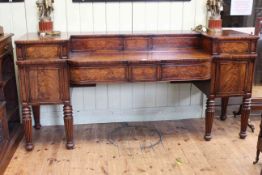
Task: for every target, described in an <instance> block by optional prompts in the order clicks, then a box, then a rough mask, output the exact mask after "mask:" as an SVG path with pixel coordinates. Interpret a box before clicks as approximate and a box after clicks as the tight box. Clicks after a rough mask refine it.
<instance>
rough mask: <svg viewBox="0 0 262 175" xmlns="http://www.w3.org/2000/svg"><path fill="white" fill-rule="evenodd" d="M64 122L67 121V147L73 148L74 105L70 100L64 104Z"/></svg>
mask: <svg viewBox="0 0 262 175" xmlns="http://www.w3.org/2000/svg"><path fill="white" fill-rule="evenodd" d="M64 122H65V133H66V147H67V149H73V148H74V140H73V114H72V106H71V104H70V103H69V102H67V103H65V104H64Z"/></svg>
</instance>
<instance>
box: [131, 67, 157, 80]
mask: <svg viewBox="0 0 262 175" xmlns="http://www.w3.org/2000/svg"><path fill="white" fill-rule="evenodd" d="M156 80H157V66H155V65H139V66H130V81H156Z"/></svg>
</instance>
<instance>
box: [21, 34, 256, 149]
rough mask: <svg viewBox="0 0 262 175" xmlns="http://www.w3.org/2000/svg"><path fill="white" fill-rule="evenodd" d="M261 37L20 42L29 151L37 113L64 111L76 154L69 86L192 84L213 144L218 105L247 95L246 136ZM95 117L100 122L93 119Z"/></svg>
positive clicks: (74, 37)
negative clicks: (50, 108) (54, 107)
mask: <svg viewBox="0 0 262 175" xmlns="http://www.w3.org/2000/svg"><path fill="white" fill-rule="evenodd" d="M257 39H258V37H257V36H253V35H248V34H244V33H240V32H236V31H232V30H225V31H223V32H222V33H220V34H211V33H202V34H200V33H193V32H178V33H176V32H174V33H130V34H128V33H125V34H87V33H64V34H62V35H61V36H59V37H44V38H40V37H39V36H38V35H37V34H26V35H25V36H23V37H22V38H21V39H19V40H17V41H16V49H17V50H16V52H17V59H18V61H17V65H18V70H19V82H20V89H21V90H20V96H21V103H22V114H23V125H24V131H25V138H26V149H27V150H32V149H33V143H32V126H31V125H32V119H31V108H30V105H32V106H34V111H35V113H36V114H37V115H34V117H35V120H36V122H35V123H36V128H38V129H39V128H40V126H41V125H40V120H39V119H40V118H39V117H40V116H39V105H44V104H63V105H64V108H63V110H64V122H65V131H66V140H67V143H66V146H67V148H68V149H72V148H73V147H74V142H73V116H72V106H71V103H70V94H69V93H70V91H69V88H70V86H89V85H90V84H96V83H102V82H103V83H104V82H107V83H114V82H152V81H164V82H192V83H194V84H195V85H196V86H197V87H198V88H199V89H200V90H201V91H202V92H204V93H205V94H206V95H207V103H206V118H205V126H206V128H205V136H204V138H205V140H207V141H208V140H210V139H211V130H212V123H213V118H214V112H215V98H221V97H222V98H223V97H229V96H243V99H244V100H243V109H242V116H241V130H240V134H239V135H240V138H245V137H246V129H247V123H248V118H249V113H250V97H251V88H252V81H253V78H252V77H253V73H254V61H255V58H256V56H257V54H256V44H257ZM94 117H95V116H94Z"/></svg>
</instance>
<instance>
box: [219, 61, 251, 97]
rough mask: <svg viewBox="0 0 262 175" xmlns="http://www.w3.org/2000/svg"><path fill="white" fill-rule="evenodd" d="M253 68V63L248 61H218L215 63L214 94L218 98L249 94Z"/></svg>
mask: <svg viewBox="0 0 262 175" xmlns="http://www.w3.org/2000/svg"><path fill="white" fill-rule="evenodd" d="M253 66H254V65H253V63H252V62H250V61H248V60H242V61H239V60H223V61H218V62H217V63H216V82H215V91H216V94H217V95H218V96H227V95H236V96H238V95H244V94H245V92H250V91H251V85H252V80H253Z"/></svg>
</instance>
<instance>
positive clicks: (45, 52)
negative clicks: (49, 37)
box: [25, 44, 61, 59]
mask: <svg viewBox="0 0 262 175" xmlns="http://www.w3.org/2000/svg"><path fill="white" fill-rule="evenodd" d="M60 50H61V48H60V46H59V45H51V44H50V45H44V46H42V45H34V46H27V47H26V49H25V52H26V58H27V59H39V58H57V57H60V53H61V52H60Z"/></svg>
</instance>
